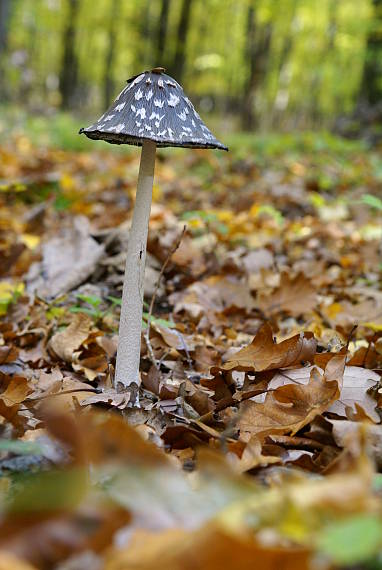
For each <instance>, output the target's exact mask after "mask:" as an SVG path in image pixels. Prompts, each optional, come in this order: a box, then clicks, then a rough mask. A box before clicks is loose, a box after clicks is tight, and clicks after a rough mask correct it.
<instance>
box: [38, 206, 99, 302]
mask: <svg viewBox="0 0 382 570" xmlns="http://www.w3.org/2000/svg"><path fill="white" fill-rule="evenodd" d="M42 254H43V259H42V262H41V263H38V264H35V265H34V266H32V268H31V271H30V272H29V276H28V290H29V291H37V292H38V294H39V296H40V297H48V298H50V297H56V296H57V295H62V294H63V293H66V292H67V291H70V290H71V289H74V287H76V286H77V285H80V284H81V283H83V282H84V281H85V280H86V279H87V278H88V277H89V276H90V275H91V274H92V273H93V271H94V269H95V268H96V266H97V263H98V262H99V260H100V259H101V257H102V256H103V254H104V248H103V246H102V245H99V244H98V243H97V242H96V240H95V239H94V238H92V237H91V235H90V223H89V220H88V218H86V217H85V216H77V217H75V218H74V219H73V220H72V222H71V224H70V226H69V227H64V228H61V232H60V235H58V236H56V237H53V238H52V239H50V240H49V241H47V242H46V243H44V245H43V247H42Z"/></svg>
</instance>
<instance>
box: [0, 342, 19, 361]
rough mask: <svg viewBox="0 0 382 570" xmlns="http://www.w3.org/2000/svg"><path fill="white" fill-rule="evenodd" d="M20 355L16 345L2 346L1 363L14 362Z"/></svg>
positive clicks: (0, 351)
mask: <svg viewBox="0 0 382 570" xmlns="http://www.w3.org/2000/svg"><path fill="white" fill-rule="evenodd" d="M17 356H18V350H17V348H16V347H14V346H0V364H7V363H9V362H14V361H15V360H16V358H17Z"/></svg>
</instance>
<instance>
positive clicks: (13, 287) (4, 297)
mask: <svg viewBox="0 0 382 570" xmlns="http://www.w3.org/2000/svg"><path fill="white" fill-rule="evenodd" d="M24 289H25V285H24V283H11V282H10V281H1V282H0V316H1V315H5V314H6V313H7V310H8V306H9V305H10V303H11V302H12V301H13V300H14V299H15V298H16V297H18V296H19V295H21V294H22V293H23V292H24Z"/></svg>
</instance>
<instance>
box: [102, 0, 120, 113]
mask: <svg viewBox="0 0 382 570" xmlns="http://www.w3.org/2000/svg"><path fill="white" fill-rule="evenodd" d="M120 8H121V2H120V0H112V5H111V12H110V20H109V30H108V46H107V50H106V57H105V70H104V79H103V87H104V92H103V95H104V96H103V99H104V108H105V109H107V108H108V107H109V105H110V103H111V101H112V98H113V93H114V78H113V68H114V58H115V47H116V28H117V22H118V14H119V12H120Z"/></svg>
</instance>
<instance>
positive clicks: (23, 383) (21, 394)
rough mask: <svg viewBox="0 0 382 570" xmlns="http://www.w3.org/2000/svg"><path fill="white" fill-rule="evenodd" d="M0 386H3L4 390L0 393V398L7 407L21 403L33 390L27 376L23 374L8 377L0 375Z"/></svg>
mask: <svg viewBox="0 0 382 570" xmlns="http://www.w3.org/2000/svg"><path fill="white" fill-rule="evenodd" d="M0 386H1V387H5V390H4V391H3V392H2V393H1V394H0V400H1V401H2V403H3V404H4V405H5V406H6V407H7V408H11V407H12V406H15V405H17V404H21V403H22V402H24V400H25V398H26V397H27V396H28V395H29V394H30V393H31V392H32V391H33V390H32V388H31V387H30V386H29V383H28V380H27V378H24V377H23V376H13V377H8V376H3V375H1V376H0Z"/></svg>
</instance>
